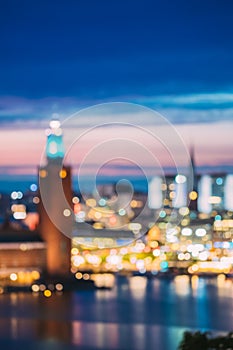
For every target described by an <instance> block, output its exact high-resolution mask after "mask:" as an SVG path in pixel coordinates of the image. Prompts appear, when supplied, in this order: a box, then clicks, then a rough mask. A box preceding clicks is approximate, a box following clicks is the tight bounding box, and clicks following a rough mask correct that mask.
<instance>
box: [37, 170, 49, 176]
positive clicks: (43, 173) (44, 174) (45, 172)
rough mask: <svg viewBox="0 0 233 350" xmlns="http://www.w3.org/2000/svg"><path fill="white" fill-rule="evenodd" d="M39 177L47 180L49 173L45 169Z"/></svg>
mask: <svg viewBox="0 0 233 350" xmlns="http://www.w3.org/2000/svg"><path fill="white" fill-rule="evenodd" d="M39 175H40V177H42V178H45V177H46V176H47V171H46V170H45V169H42V170H40V171H39Z"/></svg>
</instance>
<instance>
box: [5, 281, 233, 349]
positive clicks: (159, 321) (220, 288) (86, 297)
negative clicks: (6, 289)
mask: <svg viewBox="0 0 233 350" xmlns="http://www.w3.org/2000/svg"><path fill="white" fill-rule="evenodd" d="M0 310H1V311H0V346H1V348H8V349H13V348H14V349H15V348H17V349H23V348H26V347H27V348H29V349H32V348H33V349H41V348H43V349H56V350H57V349H62V350H63V349H73V348H74V349H135V350H136V349H138V350H143V349H159V350H173V349H174V350H175V349H176V348H177V344H178V343H179V341H180V339H181V337H182V334H183V332H184V330H186V329H191V330H196V329H201V330H211V331H213V332H228V331H230V330H232V328H233V282H232V280H225V279H224V276H222V275H220V276H218V277H217V278H198V277H197V276H193V277H192V278H190V277H188V276H177V277H176V278H175V279H166V278H164V279H157V278H154V279H150V280H149V279H146V278H145V277H140V276H136V277H131V278H130V279H128V278H123V277H122V278H120V279H118V280H117V284H116V286H115V287H114V288H113V289H112V290H95V291H79V292H74V293H68V292H67V293H66V292H64V293H63V294H59V293H57V294H56V293H53V294H52V296H51V297H50V298H46V297H45V296H43V295H42V294H39V293H37V294H30V293H11V294H2V295H1V296H0Z"/></svg>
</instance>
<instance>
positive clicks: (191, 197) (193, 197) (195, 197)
mask: <svg viewBox="0 0 233 350" xmlns="http://www.w3.org/2000/svg"><path fill="white" fill-rule="evenodd" d="M189 199H191V201H195V200H196V199H197V192H196V191H192V192H190V193H189Z"/></svg>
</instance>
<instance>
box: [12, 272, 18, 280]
mask: <svg viewBox="0 0 233 350" xmlns="http://www.w3.org/2000/svg"><path fill="white" fill-rule="evenodd" d="M10 279H11V281H16V280H17V279H18V276H17V275H16V273H11V274H10Z"/></svg>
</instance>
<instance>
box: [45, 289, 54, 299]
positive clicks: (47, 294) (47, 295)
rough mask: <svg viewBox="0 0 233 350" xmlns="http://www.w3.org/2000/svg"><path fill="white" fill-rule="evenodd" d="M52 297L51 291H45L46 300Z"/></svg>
mask: <svg viewBox="0 0 233 350" xmlns="http://www.w3.org/2000/svg"><path fill="white" fill-rule="evenodd" d="M51 295H52V292H51V291H50V290H49V289H45V291H44V296H45V297H46V298H49V297H51Z"/></svg>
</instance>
